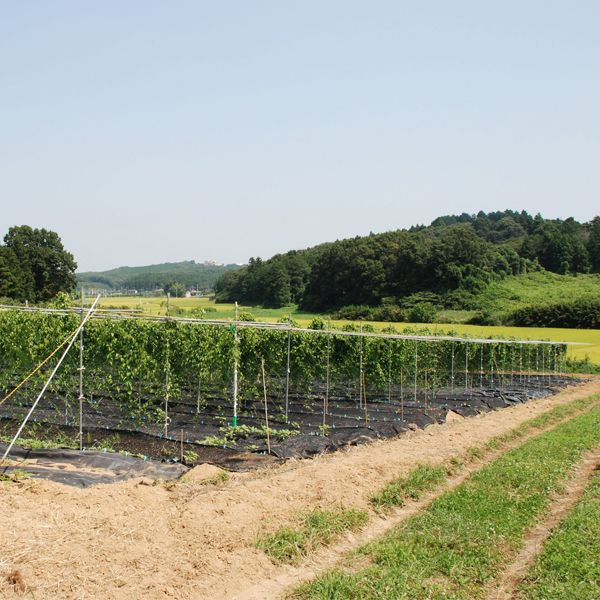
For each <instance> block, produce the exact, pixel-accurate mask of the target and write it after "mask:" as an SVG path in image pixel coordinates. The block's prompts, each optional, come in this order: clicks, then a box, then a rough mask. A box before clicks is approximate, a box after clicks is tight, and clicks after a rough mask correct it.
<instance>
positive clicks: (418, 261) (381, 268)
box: [215, 210, 600, 311]
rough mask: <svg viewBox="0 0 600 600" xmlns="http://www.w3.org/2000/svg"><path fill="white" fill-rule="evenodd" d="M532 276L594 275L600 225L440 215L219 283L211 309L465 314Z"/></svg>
mask: <svg viewBox="0 0 600 600" xmlns="http://www.w3.org/2000/svg"><path fill="white" fill-rule="evenodd" d="M536 271H549V272H552V273H558V274H562V275H576V274H579V273H600V217H596V218H594V219H593V220H592V221H590V222H588V223H579V222H577V221H576V220H575V219H573V218H568V219H565V220H560V219H545V218H543V217H542V216H541V215H536V216H532V215H530V214H528V213H527V212H525V211H522V212H516V211H511V210H505V211H499V212H491V213H484V212H479V213H478V214H476V215H469V214H461V215H446V216H443V217H439V218H437V219H435V220H434V221H433V222H432V223H431V225H429V226H424V225H419V226H415V227H412V228H410V229H403V230H396V231H388V232H385V233H378V234H371V235H368V236H362V237H355V238H350V239H344V240H338V241H335V242H330V243H325V244H321V245H319V246H314V247H312V248H308V249H306V250H292V251H290V252H287V253H286V254H277V255H275V256H273V257H272V258H270V259H268V260H264V261H263V260H261V259H260V258H251V259H250V260H249V262H248V265H247V266H244V267H242V268H240V269H238V270H235V271H230V272H227V273H224V274H223V275H222V276H221V277H220V278H219V280H218V281H217V283H216V287H215V289H216V291H217V300H218V301H222V302H231V301H233V300H239V301H241V302H245V303H248V304H261V305H263V306H268V307H274V308H276V307H280V306H285V305H287V304H289V303H290V302H293V303H296V304H298V305H299V306H300V307H301V308H302V309H303V310H308V311H331V310H336V309H339V308H341V307H346V306H353V305H354V306H356V305H360V306H367V307H376V306H381V305H385V306H400V307H401V306H406V305H412V304H414V303H415V302H419V301H427V302H431V303H433V304H435V305H438V306H443V307H445V308H451V309H460V310H471V309H473V308H476V307H477V305H478V298H479V297H480V296H481V294H482V292H484V290H486V289H487V287H488V286H489V285H490V284H492V283H493V282H495V281H500V280H503V279H505V278H507V277H509V276H516V275H520V274H525V273H532V272H536Z"/></svg>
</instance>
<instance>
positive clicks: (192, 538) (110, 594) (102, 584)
mask: <svg viewBox="0 0 600 600" xmlns="http://www.w3.org/2000/svg"><path fill="white" fill-rule="evenodd" d="M599 392H600V379H595V380H593V381H590V382H588V383H584V384H581V385H579V386H577V387H575V388H570V389H567V390H564V391H562V392H561V393H559V394H557V395H556V396H553V397H550V398H544V399H541V400H534V401H531V402H529V403H527V404H521V405H516V406H512V407H509V408H506V409H503V410H501V411H495V412H490V413H487V414H485V415H480V416H478V417H474V418H471V419H464V420H463V419H456V420H453V421H452V422H449V423H446V424H444V425H441V426H440V425H434V426H431V427H429V428H427V429H426V430H425V431H415V432H411V433H410V434H407V435H405V436H403V437H400V438H397V439H392V440H386V441H382V442H375V443H372V444H369V445H364V446H357V447H353V448H350V449H348V450H346V451H341V452H338V453H335V454H329V455H324V456H322V457H319V458H317V459H314V460H311V461H291V462H289V463H287V464H285V465H283V466H281V467H277V468H274V469H265V470H262V471H258V472H254V473H240V474H234V475H233V476H232V477H231V479H230V481H229V482H227V483H226V484H225V485H222V486H217V487H214V486H213V487H211V486H206V485H202V484H201V483H199V482H192V483H190V484H181V485H177V486H175V487H174V488H173V489H170V490H169V489H167V487H166V486H163V485H156V486H152V485H146V484H145V482H140V481H139V480H132V481H128V482H123V483H118V484H112V485H105V486H97V487H94V488H88V489H75V488H67V487H65V486H61V485H59V484H54V483H52V482H46V481H32V482H30V483H27V484H25V485H24V486H21V487H18V486H15V485H10V486H9V485H6V484H5V485H2V484H0V532H1V535H0V575H4V574H7V573H9V572H11V571H13V570H14V569H18V570H19V571H20V573H21V575H22V577H23V580H24V582H25V584H26V585H28V586H29V587H30V588H31V589H32V590H33V592H34V594H35V598H36V599H38V600H39V599H43V598H53V599H54V598H66V599H70V598H77V599H82V598H104V599H112V598H114V599H127V600H129V599H130V598H141V597H144V598H146V599H147V600H150V599H154V598H177V599H182V600H184V599H188V598H189V599H192V598H193V599H201V598H210V599H211V600H212V599H215V598H233V597H235V596H236V595H239V594H241V593H243V592H244V591H245V590H246V591H247V590H250V589H252V588H253V587H255V586H259V587H260V586H264V585H266V582H268V581H274V580H276V579H277V578H278V577H281V576H282V575H283V574H285V573H286V572H287V571H289V570H290V568H289V567H277V566H275V565H273V564H272V563H271V561H270V560H269V559H268V558H267V557H266V556H265V555H264V554H263V553H262V552H260V551H259V550H257V549H255V548H254V547H253V542H254V540H255V539H256V537H257V535H259V534H260V533H266V532H273V531H275V530H276V529H277V528H278V527H280V526H281V525H291V524H294V522H295V519H296V518H297V514H298V512H299V511H303V510H307V509H309V508H316V507H322V508H326V507H330V506H332V505H342V506H354V507H358V508H367V507H368V497H369V496H370V495H371V494H373V493H374V492H376V491H378V490H379V489H380V488H381V487H382V486H383V485H385V483H387V482H388V481H389V480H390V479H393V478H395V477H398V476H400V475H402V474H405V473H407V472H408V471H409V470H410V469H411V468H413V467H414V466H415V465H416V464H418V463H420V462H428V461H430V462H436V463H437V462H442V461H444V460H446V459H448V458H450V457H451V456H454V455H456V454H461V453H462V452H464V451H465V450H466V449H467V448H469V447H470V446H473V445H480V444H484V443H485V442H487V441H488V440H489V439H490V438H492V437H494V436H495V435H499V434H501V433H503V432H506V431H508V430H510V429H512V428H514V427H516V426H518V425H519V424H520V423H522V422H524V421H526V420H528V419H530V418H532V417H535V416H537V415H539V414H541V413H543V412H545V411H546V410H548V409H549V408H551V407H553V406H555V405H558V404H564V403H566V402H569V401H571V400H574V399H576V398H582V397H585V396H588V395H590V394H593V393H599ZM0 581H1V579H0ZM255 589H256V588H255ZM5 597H6V598H14V597H15V596H14V594H13V592H12V591H11V589H9V588H8V587H7V586H6V585H3V584H2V583H0V598H5ZM258 597H261V596H258ZM262 597H265V596H262ZM267 597H268V596H267ZM270 597H272V596H270Z"/></svg>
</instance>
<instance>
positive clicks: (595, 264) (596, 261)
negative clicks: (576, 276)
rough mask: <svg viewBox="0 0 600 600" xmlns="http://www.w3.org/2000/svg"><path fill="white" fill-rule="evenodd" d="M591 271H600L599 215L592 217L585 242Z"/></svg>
mask: <svg viewBox="0 0 600 600" xmlns="http://www.w3.org/2000/svg"><path fill="white" fill-rule="evenodd" d="M587 250H588V254H589V256H590V264H591V268H592V271H594V272H595V273H600V217H594V218H593V219H592V225H591V230H590V237H589V239H588V243H587Z"/></svg>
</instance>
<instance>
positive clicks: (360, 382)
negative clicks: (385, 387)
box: [358, 323, 363, 408]
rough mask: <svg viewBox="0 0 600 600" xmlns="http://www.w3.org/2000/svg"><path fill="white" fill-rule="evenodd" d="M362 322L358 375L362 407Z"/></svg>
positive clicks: (359, 402)
mask: <svg viewBox="0 0 600 600" xmlns="http://www.w3.org/2000/svg"><path fill="white" fill-rule="evenodd" d="M362 329H363V326H362V323H361V324H360V333H361V336H360V367H359V375H358V405H359V407H361V408H362V382H363V338H362Z"/></svg>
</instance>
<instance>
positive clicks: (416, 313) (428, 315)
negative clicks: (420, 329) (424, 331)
mask: <svg viewBox="0 0 600 600" xmlns="http://www.w3.org/2000/svg"><path fill="white" fill-rule="evenodd" d="M436 313H437V309H436V307H435V306H434V305H433V304H431V302H419V303H418V304H415V305H414V306H413V307H412V308H411V309H410V312H409V313H408V316H409V319H410V320H411V321H412V322H413V323H433V321H434V319H435V315H436Z"/></svg>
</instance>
